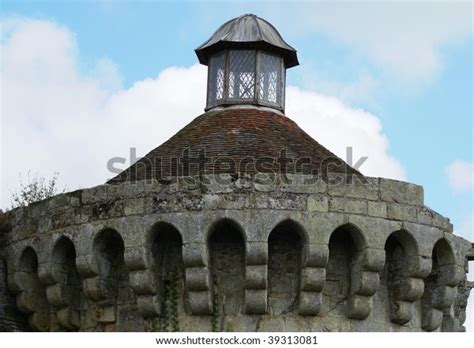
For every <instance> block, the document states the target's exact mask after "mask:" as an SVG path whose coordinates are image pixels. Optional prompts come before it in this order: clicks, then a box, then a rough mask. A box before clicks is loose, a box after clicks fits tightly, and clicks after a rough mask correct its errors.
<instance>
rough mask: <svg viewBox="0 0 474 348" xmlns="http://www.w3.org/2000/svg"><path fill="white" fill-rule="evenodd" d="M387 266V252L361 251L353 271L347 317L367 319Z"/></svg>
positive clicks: (378, 250) (375, 250) (376, 250)
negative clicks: (383, 271) (382, 272)
mask: <svg viewBox="0 0 474 348" xmlns="http://www.w3.org/2000/svg"><path fill="white" fill-rule="evenodd" d="M384 264H385V250H381V249H374V248H366V249H364V250H362V251H360V254H359V256H358V259H357V260H356V263H355V264H354V266H353V269H352V283H351V291H350V295H349V299H348V303H347V317H348V318H350V319H358V320H363V319H366V318H367V317H368V316H369V315H370V312H371V310H372V296H373V295H374V294H375V293H376V292H377V290H378V288H379V284H380V272H381V271H382V270H383V267H384Z"/></svg>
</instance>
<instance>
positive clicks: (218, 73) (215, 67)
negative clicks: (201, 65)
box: [207, 52, 225, 105]
mask: <svg viewBox="0 0 474 348" xmlns="http://www.w3.org/2000/svg"><path fill="white" fill-rule="evenodd" d="M224 55H225V52H221V53H218V54H216V55H214V56H212V57H211V59H210V62H209V82H208V95H207V103H208V105H214V104H216V101H218V100H221V99H223V98H224V86H225V76H224V72H225V69H224Z"/></svg>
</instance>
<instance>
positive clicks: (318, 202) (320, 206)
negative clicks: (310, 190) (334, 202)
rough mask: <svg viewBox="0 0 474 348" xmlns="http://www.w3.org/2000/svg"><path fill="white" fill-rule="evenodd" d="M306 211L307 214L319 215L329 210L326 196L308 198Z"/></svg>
mask: <svg viewBox="0 0 474 348" xmlns="http://www.w3.org/2000/svg"><path fill="white" fill-rule="evenodd" d="M306 209H307V210H308V211H309V212H314V211H318V212H321V213H325V212H327V211H328V210H329V202H328V198H327V196H323V195H311V196H309V197H308V200H307V207H306Z"/></svg>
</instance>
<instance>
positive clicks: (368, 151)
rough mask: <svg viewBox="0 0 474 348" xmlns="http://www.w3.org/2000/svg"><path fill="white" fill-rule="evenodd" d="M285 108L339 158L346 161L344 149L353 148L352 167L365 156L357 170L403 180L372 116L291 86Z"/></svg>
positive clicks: (323, 96) (380, 129)
mask: <svg viewBox="0 0 474 348" xmlns="http://www.w3.org/2000/svg"><path fill="white" fill-rule="evenodd" d="M286 107H287V110H286V113H287V114H288V115H289V117H291V118H292V119H293V120H294V121H295V122H297V123H298V124H299V126H300V127H301V128H303V129H304V130H305V131H306V132H307V133H308V134H310V135H311V136H312V137H313V138H315V139H316V140H317V141H318V142H320V143H321V144H322V145H324V146H325V147H327V148H328V149H329V150H331V151H332V152H334V153H335V154H336V155H338V156H339V157H341V158H343V159H346V148H347V147H352V148H353V155H354V161H353V162H354V164H355V163H356V162H357V161H358V159H359V158H360V157H364V156H366V157H368V159H367V161H366V162H365V163H364V164H363V165H362V167H361V168H360V170H361V172H362V173H363V174H365V175H369V176H381V177H388V178H393V179H400V180H405V179H406V175H405V171H404V169H403V167H402V165H401V163H400V162H399V161H398V160H397V159H395V158H394V157H392V156H391V155H390V154H389V153H388V147H389V142H388V138H387V136H386V135H385V134H384V133H383V130H382V124H381V122H380V120H379V119H378V118H377V117H376V116H374V115H372V114H371V113H369V112H366V111H364V110H362V109H354V108H351V107H349V106H347V105H345V104H344V103H343V102H341V101H340V100H339V99H337V98H334V97H330V96H325V95H322V94H318V93H315V92H310V91H305V90H302V89H300V88H298V87H293V86H290V87H288V88H287V105H286Z"/></svg>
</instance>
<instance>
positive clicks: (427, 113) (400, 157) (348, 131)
mask: <svg viewBox="0 0 474 348" xmlns="http://www.w3.org/2000/svg"><path fill="white" fill-rule="evenodd" d="M0 6H1V7H0V10H1V12H0V25H1V34H0V51H1V55H0V74H1V84H0V91H1V94H0V95H1V99H0V103H1V104H0V110H1V121H0V122H1V133H0V137H1V141H0V146H1V154H2V155H1V161H0V166H1V170H0V180H1V185H0V190H1V191H0V198H1V199H0V207H1V208H3V209H4V210H5V209H8V208H9V207H10V206H11V195H12V193H13V192H15V191H16V190H17V189H18V187H19V183H20V180H19V177H20V176H21V177H22V178H23V181H26V179H27V175H28V172H29V171H30V172H31V174H32V175H33V176H34V175H36V174H37V175H39V176H42V177H46V178H50V177H52V176H53V173H54V172H59V185H60V187H64V186H66V187H67V190H74V189H77V188H85V187H91V186H95V185H99V184H102V183H104V182H105V181H106V180H107V178H109V177H111V174H110V173H108V172H107V167H106V163H107V160H108V159H110V158H112V157H117V156H120V157H124V158H127V159H129V158H130V155H129V153H130V148H131V147H133V148H136V151H137V154H138V155H139V156H143V155H145V154H146V153H148V152H149V151H150V150H151V149H153V148H155V147H157V146H158V145H160V144H161V143H163V142H164V141H166V140H167V139H168V138H169V137H171V136H172V135H173V134H174V133H176V132H177V131H178V130H179V129H181V128H182V127H183V126H185V125H186V124H187V123H189V122H190V121H191V120H192V119H193V118H195V117H196V116H198V115H200V114H201V113H202V112H203V109H204V106H205V90H206V67H204V66H202V65H199V64H198V61H197V58H196V56H195V54H194V52H193V50H194V49H195V48H196V47H198V46H199V45H200V44H201V43H202V42H204V41H205V40H207V38H208V37H209V36H210V35H211V34H212V33H213V32H214V31H215V30H216V29H217V28H218V27H219V26H220V25H221V24H222V23H224V22H225V21H227V20H229V19H231V18H233V17H236V16H239V15H241V14H244V13H254V14H257V15H258V16H260V17H262V18H265V19H266V20H268V21H270V22H271V23H272V24H273V25H274V26H275V27H276V28H277V29H278V30H279V32H280V33H281V34H282V36H283V37H284V39H285V40H286V41H287V42H288V43H289V44H290V45H292V46H293V47H295V48H296V49H297V50H298V58H299V61H300V65H299V66H297V67H295V68H292V69H290V70H288V72H287V100H286V106H287V107H286V115H287V116H288V117H290V118H291V119H293V120H294V121H295V122H296V123H298V125H300V127H302V128H303V129H304V130H305V131H306V132H308V133H309V134H310V135H311V136H312V137H313V138H315V139H316V140H318V141H319V142H320V143H321V144H323V145H324V146H326V147H327V148H328V149H330V150H331V151H333V152H335V153H336V154H337V155H339V156H340V157H342V158H346V155H345V154H346V148H347V147H352V148H353V152H354V158H355V161H354V162H356V161H357V158H359V157H362V156H367V157H368V160H367V161H366V162H365V163H364V165H363V166H362V167H361V168H360V170H361V171H362V173H364V174H366V175H369V176H378V177H387V178H393V179H398V180H403V181H409V182H413V183H416V184H419V185H422V186H423V187H424V192H425V204H426V205H427V206H429V207H431V208H432V209H434V210H436V211H438V212H439V213H441V214H442V215H444V216H448V217H449V218H450V219H451V221H452V222H453V224H454V230H455V232H456V233H457V234H459V235H461V236H463V237H464V238H467V239H469V240H471V241H473V240H474V232H473V230H474V229H473V220H474V211H473V207H474V202H473V201H474V200H473V188H474V164H473V147H474V145H473V144H474V143H473V114H474V113H473V64H474V63H473V62H474V59H473V27H474V26H473V18H472V17H473V4H472V2H447V1H420V2H407V1H381V2H356V1H349V2H316V1H314V2H311V1H306V2H296V1H287V2H275V1H272V2H270V1H263V2H249V1H240V2H235V1H234V2H229V1H214V2H196V1H195V2H178V1H174V2H171V1H95V2H94V1H87V0H84V1H68V0H64V1H59V0H51V1H22V0H16V1H5V0H3V1H2V2H1V4H0ZM127 164H130V163H129V162H128V163H127ZM125 167H126V166H124V168H123V169H125ZM470 277H471V278H472V276H470ZM472 302H473V301H472V300H471V301H470V305H471V306H472ZM470 313H471V315H470V317H469V318H468V322H467V324H466V325H470V326H469V328H470V329H471V330H472V331H474V327H473V325H474V324H473V321H474V320H473V319H472V313H473V311H472V310H471V311H470Z"/></svg>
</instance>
